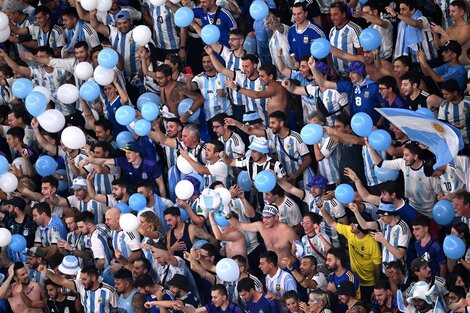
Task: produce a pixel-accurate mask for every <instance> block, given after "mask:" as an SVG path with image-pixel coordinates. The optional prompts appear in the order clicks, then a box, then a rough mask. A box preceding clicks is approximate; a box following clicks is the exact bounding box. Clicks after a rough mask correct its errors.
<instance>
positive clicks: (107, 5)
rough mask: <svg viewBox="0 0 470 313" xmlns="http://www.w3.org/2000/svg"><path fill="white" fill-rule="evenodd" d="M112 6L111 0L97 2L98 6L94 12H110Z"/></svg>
mask: <svg viewBox="0 0 470 313" xmlns="http://www.w3.org/2000/svg"><path fill="white" fill-rule="evenodd" d="M112 6H113V1H112V0H98V4H97V5H96V10H98V11H100V12H107V11H109V10H111V7H112Z"/></svg>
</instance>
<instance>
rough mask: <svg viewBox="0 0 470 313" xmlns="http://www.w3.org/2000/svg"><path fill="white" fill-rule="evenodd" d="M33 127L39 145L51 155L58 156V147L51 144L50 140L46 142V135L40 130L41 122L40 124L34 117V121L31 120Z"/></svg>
mask: <svg viewBox="0 0 470 313" xmlns="http://www.w3.org/2000/svg"><path fill="white" fill-rule="evenodd" d="M31 127H32V128H33V130H34V135H35V137H36V140H37V142H38V143H39V145H40V146H41V147H42V148H43V149H44V150H46V151H47V153H48V154H49V155H51V156H56V155H57V146H56V145H54V144H52V143H50V142H49V141H48V140H46V138H45V137H44V135H43V134H42V133H41V131H40V130H39V122H38V120H37V118H35V117H33V119H32V120H31Z"/></svg>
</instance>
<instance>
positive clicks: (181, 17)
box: [174, 7, 194, 27]
mask: <svg viewBox="0 0 470 313" xmlns="http://www.w3.org/2000/svg"><path fill="white" fill-rule="evenodd" d="M193 19H194V12H193V10H191V9H190V8H187V7H181V8H179V9H178V10H176V12H175V16H174V20H175V24H176V26H178V27H188V26H189V25H191V23H192V21H193Z"/></svg>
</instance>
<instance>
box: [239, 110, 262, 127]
mask: <svg viewBox="0 0 470 313" xmlns="http://www.w3.org/2000/svg"><path fill="white" fill-rule="evenodd" d="M262 122H263V120H262V119H261V117H260V116H259V113H258V112H255V111H249V112H246V113H245V114H243V123H248V124H249V125H253V124H257V123H262Z"/></svg>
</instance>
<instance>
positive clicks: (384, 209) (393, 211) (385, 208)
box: [377, 201, 398, 216]
mask: <svg viewBox="0 0 470 313" xmlns="http://www.w3.org/2000/svg"><path fill="white" fill-rule="evenodd" d="M377 214H382V215H386V216H387V215H397V214H398V210H397V208H396V207H395V204H393V203H390V202H383V201H380V205H379V209H378V210H377Z"/></svg>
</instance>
